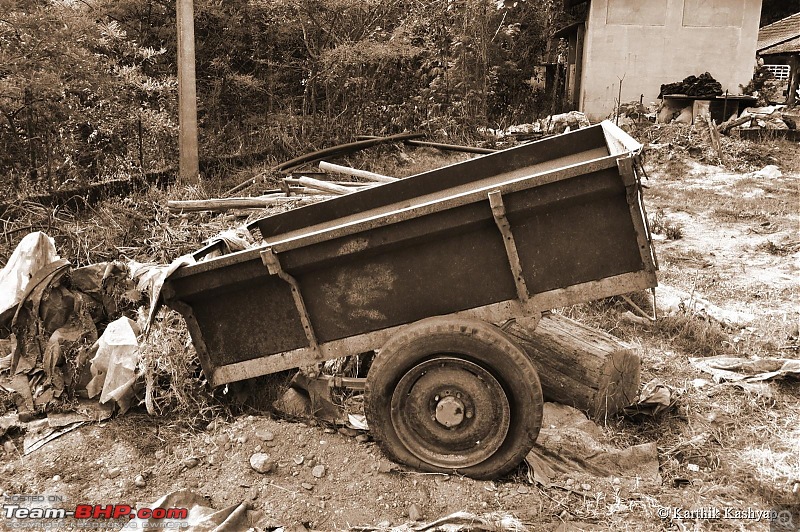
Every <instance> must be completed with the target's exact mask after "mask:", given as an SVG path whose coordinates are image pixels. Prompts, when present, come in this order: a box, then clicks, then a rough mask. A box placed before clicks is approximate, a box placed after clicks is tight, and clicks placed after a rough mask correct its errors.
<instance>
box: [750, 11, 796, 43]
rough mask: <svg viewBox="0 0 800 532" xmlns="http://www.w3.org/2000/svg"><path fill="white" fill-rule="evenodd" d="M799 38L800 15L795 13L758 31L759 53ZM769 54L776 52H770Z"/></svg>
mask: <svg viewBox="0 0 800 532" xmlns="http://www.w3.org/2000/svg"><path fill="white" fill-rule="evenodd" d="M798 36H800V13H795V14H794V15H789V16H788V17H786V18H784V19H781V20H779V21H778V22H773V23H772V24H770V25H769V26H764V27H763V28H761V29H760V30H758V51H759V53H762V50H765V49H766V48H771V47H772V46H775V45H776V44H781V43H783V42H784V41H788V40H790V39H794V38H795V37H798ZM769 53H775V52H773V51H772V50H770V51H769Z"/></svg>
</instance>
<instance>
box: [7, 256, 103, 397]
mask: <svg viewBox="0 0 800 532" xmlns="http://www.w3.org/2000/svg"><path fill="white" fill-rule="evenodd" d="M69 267H70V265H69V262H67V261H66V260H63V259H61V260H57V261H55V262H52V263H50V264H48V265H46V266H45V267H43V268H41V269H40V270H39V272H38V273H37V274H36V275H35V276H34V277H33V278H32V279H31V280H30V282H29V283H28V285H27V287H26V290H25V292H24V293H23V295H22V298H21V300H20V303H19V305H18V306H17V311H16V313H15V315H14V319H13V320H12V323H11V330H12V331H13V332H14V335H15V337H16V345H15V347H14V351H13V353H12V356H11V364H10V370H11V377H10V380H9V382H8V383H7V385H6V387H7V388H11V389H13V390H14V391H15V392H17V395H16V396H15V400H16V401H17V407H18V408H19V409H20V412H28V411H32V410H34V409H35V408H37V407H45V406H46V405H47V404H48V403H50V402H51V401H53V400H55V399H59V398H60V397H61V395H62V394H63V392H64V390H65V389H66V388H68V387H70V386H72V385H73V384H74V383H75V382H76V381H77V379H78V378H79V375H77V374H76V373H75V372H74V370H75V366H74V365H72V364H68V363H67V362H68V361H71V360H74V359H76V358H78V357H79V353H80V352H81V351H82V350H84V349H85V347H87V346H88V345H89V344H91V343H92V342H94V341H95V340H96V339H97V329H96V328H95V323H94V321H93V319H92V317H91V316H90V314H89V312H88V310H87V305H86V301H85V300H86V298H87V297H85V296H84V295H83V294H81V293H80V292H76V291H73V290H71V289H69V288H68V287H67V285H66V283H65V282H64V281H63V280H64V279H65V277H66V274H67V273H68V271H69Z"/></svg>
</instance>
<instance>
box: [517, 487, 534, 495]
mask: <svg viewBox="0 0 800 532" xmlns="http://www.w3.org/2000/svg"><path fill="white" fill-rule="evenodd" d="M530 492H531V490H530V488H529V487H528V486H525V485H523V486H520V487H518V488H517V493H522V494H525V493H530Z"/></svg>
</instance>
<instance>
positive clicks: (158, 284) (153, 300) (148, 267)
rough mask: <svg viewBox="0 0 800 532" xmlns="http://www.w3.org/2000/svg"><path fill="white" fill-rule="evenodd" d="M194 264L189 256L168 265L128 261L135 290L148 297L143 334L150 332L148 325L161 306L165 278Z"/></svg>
mask: <svg viewBox="0 0 800 532" xmlns="http://www.w3.org/2000/svg"><path fill="white" fill-rule="evenodd" d="M195 262H196V261H195V260H194V258H193V257H192V256H191V255H183V256H182V257H178V258H177V259H175V260H174V261H172V263H170V264H153V263H141V262H135V261H130V262H129V263H128V264H127V266H128V271H129V275H130V277H131V279H133V280H135V281H136V283H137V284H136V289H137V290H139V291H143V292H147V293H148V294H149V295H150V309H149V310H148V312H147V323H146V325H145V331H144V332H145V334H147V332H148V331H149V330H150V324H151V323H153V318H154V317H155V315H156V311H158V309H159V306H160V304H161V302H160V298H161V289H162V288H163V287H164V282H165V281H166V280H167V277H169V276H170V275H172V274H173V273H174V272H175V270H177V269H178V268H180V267H181V266H184V265H187V264H195Z"/></svg>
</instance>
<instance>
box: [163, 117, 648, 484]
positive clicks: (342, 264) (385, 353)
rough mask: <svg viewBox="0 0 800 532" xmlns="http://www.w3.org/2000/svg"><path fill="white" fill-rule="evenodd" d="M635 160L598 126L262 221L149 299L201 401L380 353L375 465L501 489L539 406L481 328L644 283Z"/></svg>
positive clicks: (373, 422) (634, 152) (495, 332)
mask: <svg viewBox="0 0 800 532" xmlns="http://www.w3.org/2000/svg"><path fill="white" fill-rule="evenodd" d="M640 151H641V145H640V144H638V143H637V142H636V141H635V140H634V139H632V138H631V137H630V136H628V135H627V134H626V133H625V132H623V131H622V130H620V129H619V128H617V127H616V126H614V125H613V124H612V123H610V122H603V123H602V124H599V125H595V126H591V127H588V128H585V129H579V130H576V131H573V132H569V133H566V134H563V135H559V136H556V137H551V138H547V139H544V140H540V141H537V142H533V143H530V144H525V145H521V146H518V147H514V148H511V149H507V150H503V151H500V152H497V153H493V154H489V155H484V156H481V157H477V158H474V159H471V160H468V161H465V162H461V163H458V164H454V165H450V166H446V167H443V168H440V169H436V170H432V171H429V172H424V173H421V174H418V175H415V176H412V177H408V178H406V179H402V180H399V181H396V182H391V183H386V184H382V185H380V186H376V187H372V188H370V189H367V190H364V191H360V192H356V193H352V194H349V195H345V196H339V197H336V198H333V199H330V200H327V201H324V202H321V203H318V204H314V205H309V206H306V207H303V208H300V209H296V210H293V211H289V212H286V213H282V214H278V215H275V216H270V217H267V218H263V219H261V220H258V221H257V222H255V223H254V224H252V225H251V227H250V229H251V231H253V232H255V231H258V232H260V234H261V238H262V239H263V243H262V245H260V246H259V247H257V248H254V249H249V250H245V251H241V252H237V253H232V254H229V255H224V256H222V257H218V258H214V259H211V260H207V261H203V262H198V263H196V264H191V265H187V266H184V267H181V268H179V269H178V270H177V271H176V272H175V273H174V274H172V275H171V276H170V277H169V279H168V280H167V282H166V284H165V286H164V289H163V292H162V294H163V297H164V300H165V302H166V304H167V305H168V306H170V307H171V308H174V309H176V310H177V311H178V312H180V313H181V314H182V315H183V317H184V319H185V320H186V323H187V326H188V328H189V331H190V334H191V337H192V341H193V343H194V345H195V348H196V350H197V353H198V356H199V359H200V362H201V364H202V367H203V370H204V372H205V374H206V375H207V377H208V379H209V381H210V382H211V384H212V385H220V384H223V383H228V382H233V381H238V380H242V379H247V378H251V377H256V376H260V375H265V374H269V373H274V372H278V371H282V370H286V369H291V368H308V367H311V368H314V367H315V366H318V365H319V363H320V362H323V361H325V360H329V359H333V358H338V357H343V356H347V355H353V354H358V353H363V352H368V351H372V350H377V351H378V355H377V356H376V358H375V361H374V363H373V365H372V367H371V369H370V372H369V374H368V376H367V379H366V390H367V397H366V399H367V407H366V411H367V412H366V413H367V419H368V421H369V422H370V428H371V431H372V432H373V434H374V436H375V437H376V439H377V440H379V442H380V443H381V446H382V448H383V450H384V451H385V452H386V453H387V454H388V455H389V456H390V457H391V458H393V459H395V460H396V461H399V462H401V463H405V464H408V465H412V466H414V467H418V468H422V469H426V470H432V471H454V470H457V471H460V472H462V473H464V474H467V475H469V476H473V477H477V478H489V477H493V476H496V475H500V474H503V473H505V472H507V471H509V470H510V469H511V468H513V467H515V466H516V465H517V464H518V463H519V461H520V460H521V459H522V458H523V457H524V455H525V453H527V451H528V450H529V449H530V447H531V446H532V445H533V442H534V441H535V439H536V436H537V435H538V431H539V425H540V423H541V408H542V407H541V402H542V400H541V389H540V387H539V383H538V378H537V376H536V371H535V369H534V368H533V367H532V365H531V362H530V361H529V360H528V359H527V357H526V356H525V355H524V352H522V351H521V350H520V349H519V347H517V346H516V345H515V344H514V342H513V341H511V340H510V339H509V338H508V337H507V336H506V335H505V334H504V333H503V332H502V331H501V330H500V329H498V328H497V327H495V326H493V325H491V324H493V323H494V324H496V323H500V322H502V321H505V320H508V319H519V318H524V317H533V318H534V320H535V318H536V317H537V316H539V315H540V314H541V312H542V311H543V310H547V309H551V308H556V307H563V306H567V305H572V304H576V303H581V302H586V301H590V300H594V299H599V298H604V297H610V296H613V295H620V294H625V293H629V292H633V291H637V290H643V289H647V288H651V287H654V286H656V284H657V281H656V275H655V271H656V269H657V265H656V259H655V254H654V251H653V248H652V242H651V238H650V233H649V229H648V227H647V217H646V214H645V212H644V207H643V203H642V194H641V184H640V174H641V170H640V168H641V165H640V158H639V153H640ZM310 373H311V375H312V376H315V375H314V373H315V372H314V371H313V369H312V370H311V372H310Z"/></svg>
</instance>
